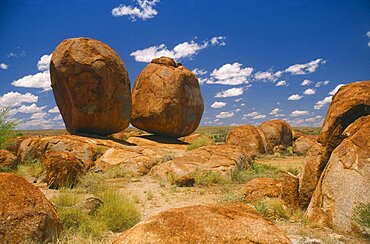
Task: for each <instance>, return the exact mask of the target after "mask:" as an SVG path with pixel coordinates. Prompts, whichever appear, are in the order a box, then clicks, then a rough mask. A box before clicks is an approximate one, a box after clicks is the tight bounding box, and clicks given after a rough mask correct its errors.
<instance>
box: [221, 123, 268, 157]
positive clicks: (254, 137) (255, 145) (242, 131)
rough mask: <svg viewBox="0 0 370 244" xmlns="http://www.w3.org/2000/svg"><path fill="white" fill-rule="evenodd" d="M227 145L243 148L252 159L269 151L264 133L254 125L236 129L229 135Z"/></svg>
mask: <svg viewBox="0 0 370 244" xmlns="http://www.w3.org/2000/svg"><path fill="white" fill-rule="evenodd" d="M226 144H228V145H236V146H239V147H241V148H243V149H244V150H245V151H246V152H247V153H248V155H250V156H251V157H252V158H254V157H256V156H257V155H258V154H263V153H266V152H267V151H268V149H267V148H268V147H267V145H266V138H265V137H264V134H263V132H262V131H260V129H259V128H257V127H255V126H253V125H242V126H239V127H236V128H235V129H234V130H232V131H231V132H230V133H229V134H228V135H227V137H226Z"/></svg>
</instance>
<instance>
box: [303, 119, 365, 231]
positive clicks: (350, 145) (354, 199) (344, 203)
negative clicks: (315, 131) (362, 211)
mask: <svg viewBox="0 0 370 244" xmlns="http://www.w3.org/2000/svg"><path fill="white" fill-rule="evenodd" d="M343 134H344V135H349V137H348V138H347V139H345V140H344V141H342V143H341V144H340V145H339V146H338V147H336V148H335V149H334V151H333V152H332V154H331V156H330V159H329V161H328V163H327V166H326V168H325V170H324V171H323V173H322V175H321V178H320V180H319V182H318V184H317V186H316V190H315V192H314V194H313V196H312V199H311V202H310V205H309V206H308V209H307V217H308V218H309V219H311V220H312V221H315V222H321V223H323V224H325V225H327V226H328V227H331V228H333V229H336V230H337V231H341V232H357V231H359V230H360V232H361V227H360V226H358V225H357V224H356V222H355V221H354V220H353V216H354V212H355V211H354V210H355V208H356V207H357V206H359V204H369V203H370V116H367V117H363V118H361V119H358V120H356V122H354V123H353V126H352V125H351V126H349V127H348V128H347V129H346V130H345V131H344V133H343Z"/></svg>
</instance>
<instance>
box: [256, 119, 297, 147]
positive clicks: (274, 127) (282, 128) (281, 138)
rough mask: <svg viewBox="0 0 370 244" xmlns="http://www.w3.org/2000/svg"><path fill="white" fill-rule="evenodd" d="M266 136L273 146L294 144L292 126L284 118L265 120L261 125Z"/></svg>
mask: <svg viewBox="0 0 370 244" xmlns="http://www.w3.org/2000/svg"><path fill="white" fill-rule="evenodd" d="M259 127H260V128H261V130H262V131H263V133H264V134H265V136H266V140H267V143H268V144H269V145H270V147H271V148H274V147H275V146H277V145H283V146H285V147H289V146H291V145H292V141H293V134H292V128H291V127H290V125H289V124H288V123H287V122H285V121H284V120H277V119H274V120H270V121H266V122H263V123H262V124H261V125H260V126H259Z"/></svg>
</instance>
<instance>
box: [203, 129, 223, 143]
mask: <svg viewBox="0 0 370 244" xmlns="http://www.w3.org/2000/svg"><path fill="white" fill-rule="evenodd" d="M227 134H228V133H227V131H226V130H222V129H219V130H218V131H217V132H216V133H213V134H209V135H208V136H209V137H210V138H211V139H212V140H213V141H215V142H219V143H220V142H225V141H226V137H227Z"/></svg>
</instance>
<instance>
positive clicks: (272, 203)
mask: <svg viewBox="0 0 370 244" xmlns="http://www.w3.org/2000/svg"><path fill="white" fill-rule="evenodd" d="M254 207H255V208H256V210H257V212H258V213H260V214H261V215H262V216H264V217H265V218H268V219H270V220H280V219H289V216H290V214H289V212H288V211H287V209H286V207H285V206H284V204H283V203H282V202H281V200H280V199H276V198H265V199H262V200H260V201H257V202H256V203H255V204H254Z"/></svg>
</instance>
